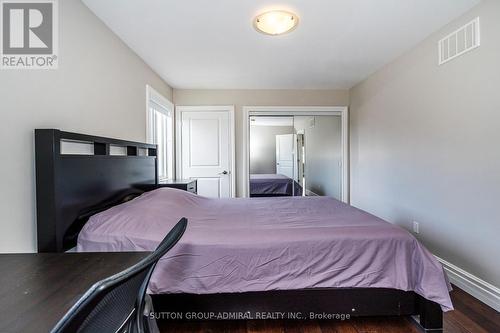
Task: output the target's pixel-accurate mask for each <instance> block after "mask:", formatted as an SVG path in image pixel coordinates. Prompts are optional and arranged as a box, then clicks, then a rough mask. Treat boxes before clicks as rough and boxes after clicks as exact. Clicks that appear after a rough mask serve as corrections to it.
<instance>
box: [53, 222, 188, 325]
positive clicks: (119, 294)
mask: <svg viewBox="0 0 500 333" xmlns="http://www.w3.org/2000/svg"><path fill="white" fill-rule="evenodd" d="M186 227H187V219H186V218H182V219H181V220H180V221H179V222H178V223H177V224H176V225H175V226H174V228H173V229H172V230H171V231H170V232H169V233H168V234H167V236H165V238H164V239H163V240H162V241H161V243H160V245H159V246H158V247H157V248H156V250H155V251H154V252H152V253H151V254H150V255H148V256H147V257H146V258H144V259H143V260H141V261H140V262H138V263H137V264H135V265H134V266H132V267H130V268H128V269H126V270H124V271H122V272H120V273H117V274H115V275H113V276H110V277H109V278H106V279H104V280H101V281H99V282H97V283H95V284H94V285H93V286H92V287H91V288H90V289H89V290H88V291H87V292H86V293H85V294H84V295H83V296H82V297H81V298H80V299H79V300H78V301H77V302H76V304H75V305H73V307H72V308H71V309H70V310H69V311H68V312H67V313H66V314H65V315H64V317H63V318H62V319H61V320H60V321H59V322H58V323H57V325H56V326H55V327H54V328H53V329H52V331H51V332H52V333H70V332H71V333H75V332H82V333H94V332H96V333H101V332H143V320H142V315H143V314H142V312H143V307H144V297H145V294H146V289H147V286H148V283H149V279H150V277H151V274H152V272H153V269H154V268H155V266H156V263H157V262H158V260H159V259H160V258H161V257H162V256H163V255H165V253H167V252H168V251H169V250H170V249H171V248H172V247H173V246H174V245H175V244H176V243H177V242H178V241H179V239H180V238H181V237H182V235H183V234H184V231H185V230H186Z"/></svg>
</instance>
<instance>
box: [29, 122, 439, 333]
mask: <svg viewBox="0 0 500 333" xmlns="http://www.w3.org/2000/svg"><path fill="white" fill-rule="evenodd" d="M64 141H73V142H75V141H76V142H85V143H87V145H89V146H91V147H93V154H86V155H82V154H78V155H77V154H63V153H61V142H64ZM112 146H119V147H122V151H123V152H124V154H123V155H121V156H116V155H113V154H112V153H111V151H112V149H111V147H112ZM156 152H157V147H156V145H150V144H145V143H140V142H131V141H124V140H117V139H110V138H105V137H97V136H90V135H84V134H78V133H70V132H63V131H60V130H57V129H36V130H35V163H36V199H37V234H38V251H39V252H64V251H66V250H68V249H70V248H72V247H74V246H75V245H76V237H77V235H78V232H79V231H80V230H81V228H82V227H83V225H84V224H85V222H86V221H87V219H88V217H89V216H91V215H92V214H95V213H97V212H99V211H102V210H104V209H107V208H109V207H111V206H113V205H116V204H118V203H120V202H123V201H122V200H123V198H124V196H128V195H131V194H132V195H134V194H136V193H140V192H141V191H142V190H141V185H151V184H157V182H158V181H157V178H158V177H157V157H156ZM149 188H151V186H149ZM153 300H154V304H155V311H156V312H157V313H161V312H169V313H177V314H187V313H193V312H198V313H199V312H204V313H233V314H235V313H240V314H245V315H246V316H247V317H245V318H258V317H257V314H258V313H262V312H266V313H270V312H281V313H287V314H288V318H294V316H296V318H297V319H303V318H307V317H308V316H309V314H310V313H311V312H314V313H318V314H321V313H325V314H342V315H349V316H351V317H353V316H414V315H417V316H419V323H420V325H421V327H423V328H424V329H426V330H437V331H439V330H440V329H442V322H443V319H442V318H443V317H442V311H441V308H440V306H439V305H438V304H437V303H435V302H432V301H429V300H426V299H424V298H423V297H421V296H419V295H417V294H416V293H414V292H412V291H401V290H396V289H385V288H322V289H302V290H276V291H262V292H244V293H227V294H226V293H221V294H207V295H195V294H162V295H153Z"/></svg>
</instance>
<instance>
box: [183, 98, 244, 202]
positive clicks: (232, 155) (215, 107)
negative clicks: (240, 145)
mask: <svg viewBox="0 0 500 333" xmlns="http://www.w3.org/2000/svg"><path fill="white" fill-rule="evenodd" d="M214 110H217V112H220V111H225V112H227V113H229V132H230V133H229V141H230V143H229V145H230V147H229V158H230V161H231V170H229V172H230V176H231V177H230V182H231V197H233V198H234V197H235V196H236V190H235V187H236V186H235V185H236V168H235V167H236V144H235V134H234V131H235V128H234V125H235V124H234V105H203V106H192V105H176V106H175V155H176V161H175V165H176V168H175V169H176V177H177V178H183V176H182V158H181V156H182V145H181V142H182V116H181V114H182V112H210V111H214Z"/></svg>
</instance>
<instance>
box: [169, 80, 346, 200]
mask: <svg viewBox="0 0 500 333" xmlns="http://www.w3.org/2000/svg"><path fill="white" fill-rule="evenodd" d="M174 101H175V104H176V105H235V118H236V120H235V122H236V133H235V136H236V193H237V195H238V196H241V195H242V192H243V191H242V188H243V179H244V177H243V168H242V163H243V148H242V146H243V129H242V127H243V112H242V107H243V106H245V105H247V106H347V105H349V91H347V90H224V89H221V90H203V89H202V90H196V89H195V90H189V89H188V90H184V89H180V90H178V89H174Z"/></svg>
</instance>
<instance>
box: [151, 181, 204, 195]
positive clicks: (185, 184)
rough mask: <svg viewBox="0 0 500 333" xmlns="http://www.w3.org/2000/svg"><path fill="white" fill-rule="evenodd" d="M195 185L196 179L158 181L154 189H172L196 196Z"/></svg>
mask: <svg viewBox="0 0 500 333" xmlns="http://www.w3.org/2000/svg"><path fill="white" fill-rule="evenodd" d="M196 185H197V184H196V179H167V180H161V181H159V182H158V184H157V185H156V188H160V187H172V188H177V189H179V190H184V191H188V192H191V193H194V194H196V193H197V188H196Z"/></svg>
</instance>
